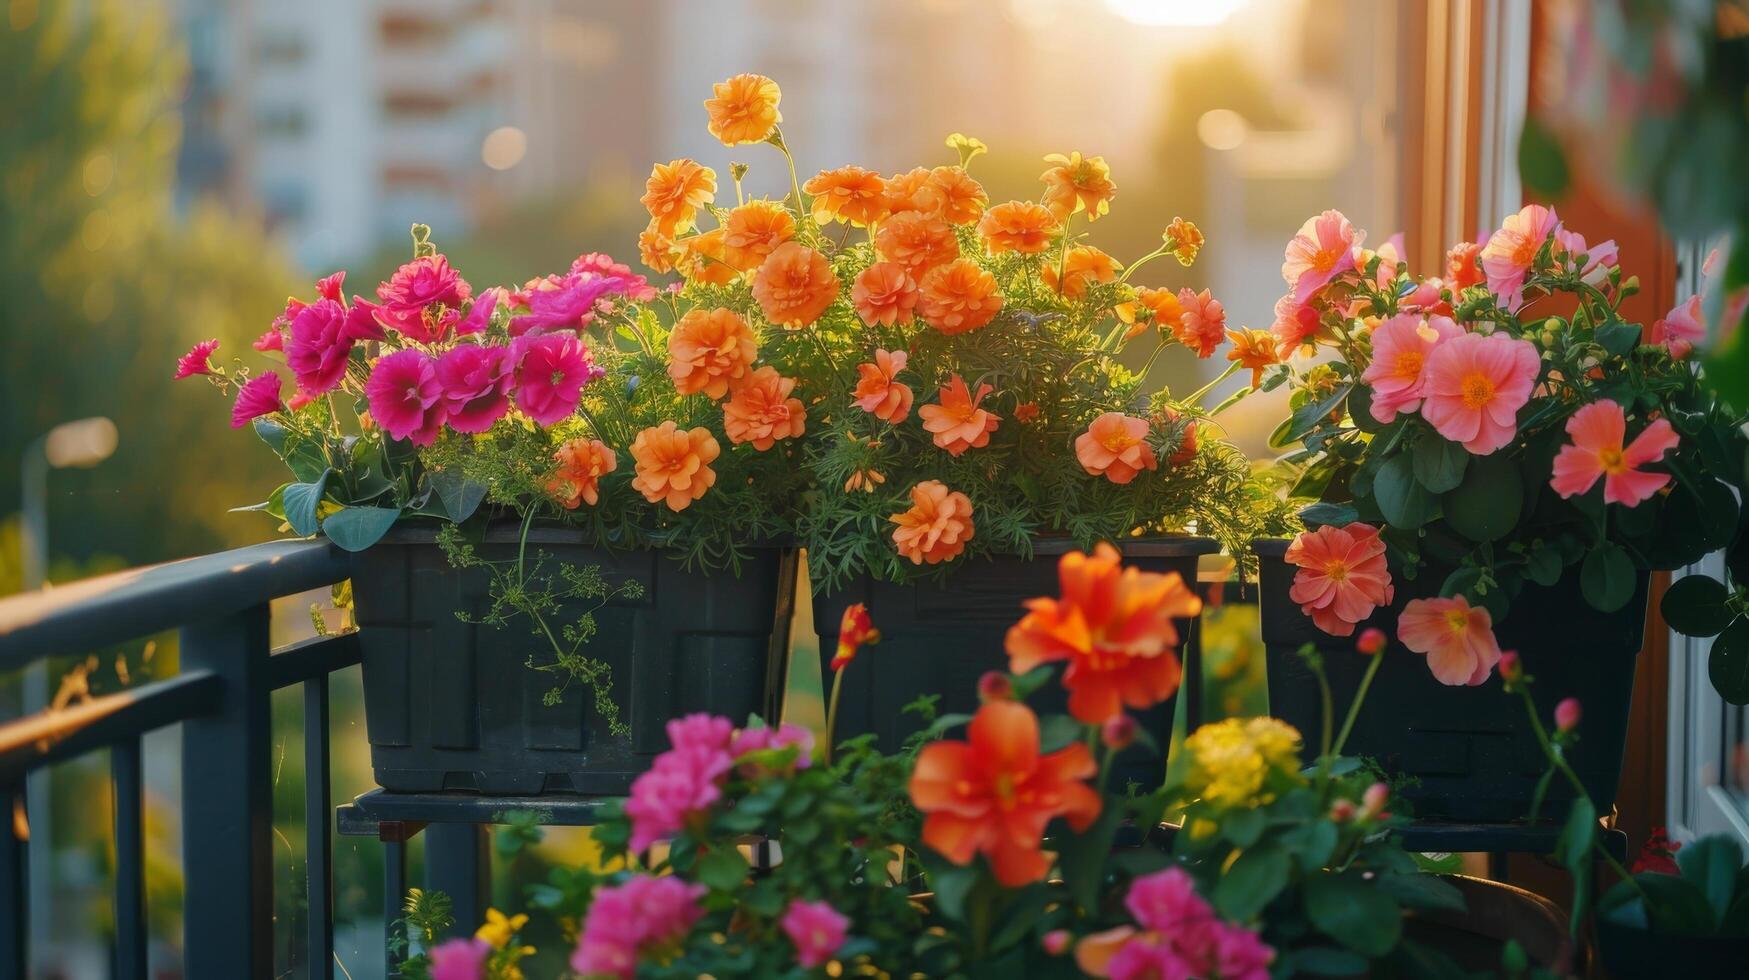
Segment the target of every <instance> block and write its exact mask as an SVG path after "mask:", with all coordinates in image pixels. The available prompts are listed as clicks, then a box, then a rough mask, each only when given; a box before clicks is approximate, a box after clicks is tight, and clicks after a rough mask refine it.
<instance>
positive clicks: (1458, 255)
mask: <svg viewBox="0 0 1749 980" xmlns="http://www.w3.org/2000/svg"><path fill="white" fill-rule="evenodd" d="M1481 255H1482V243H1481V242H1459V243H1457V244H1456V245H1453V246H1452V247H1451V251H1449V252H1447V253H1445V278H1446V279H1447V281H1449V282H1450V283H1451V288H1452V289H1453V290H1454V291H1455V290H1459V289H1468V288H1469V287H1471V286H1479V285H1481V284H1482V282H1483V281H1484V279H1485V278H1486V277H1484V276H1483V275H1482V266H1481V263H1480V262H1479V261H1477V260H1478V259H1480V257H1481Z"/></svg>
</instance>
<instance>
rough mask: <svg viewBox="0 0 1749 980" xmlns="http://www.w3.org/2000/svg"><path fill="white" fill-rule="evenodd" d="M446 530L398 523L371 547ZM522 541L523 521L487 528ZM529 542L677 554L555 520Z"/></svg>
mask: <svg viewBox="0 0 1749 980" xmlns="http://www.w3.org/2000/svg"><path fill="white" fill-rule="evenodd" d="M442 526H443V524H442V523H439V522H434V521H417V522H415V521H408V520H402V521H398V522H396V524H395V525H394V526H393V527H391V528H389V532H388V533H387V534H385V535H383V536H382V538H381V539H380V540H379V541H377V543H376V544H373V545H371V547H372V548H377V547H381V546H382V545H424V544H432V543H434V542H436V540H437V532H438V529H439V528H440V527H442ZM520 540H522V522H521V521H517V520H509V519H505V520H494V521H492V522H491V523H490V524H488V525H487V527H486V537H485V543H487V544H516V543H517V542H518V541H520ZM528 541H529V543H530V544H570V545H585V546H588V547H591V548H603V549H606V550H608V551H624V552H638V551H654V552H658V553H671V552H673V551H675V549H673V548H667V547H662V546H660V545H650V544H629V545H628V544H616V543H609V542H604V541H600V540H597V539H595V538H594V536H593V535H591V534H590V533H589V532H588V531H587V530H586V529H585V528H580V527H577V526H575V525H572V524H566V523H564V522H563V521H555V520H551V519H547V520H536V521H535V522H534V525H533V526H532V527H530V528H529V529H528ZM743 546H744V547H747V548H753V549H758V550H773V551H782V550H786V549H790V548H793V547H794V546H795V545H794V543H793V542H791V541H789V540H788V539H785V538H774V539H772V538H768V539H766V540H763V541H747V542H744V543H743Z"/></svg>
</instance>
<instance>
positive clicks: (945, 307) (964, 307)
mask: <svg viewBox="0 0 1749 980" xmlns="http://www.w3.org/2000/svg"><path fill="white" fill-rule="evenodd" d="M922 288H923V297H922V299H921V300H919V301H918V303H917V314H918V315H919V316H921V317H922V318H923V322H924V323H927V324H929V325H930V326H932V327H934V328H935V329H937V330H939V331H941V332H942V333H944V334H949V335H952V334H957V333H967V332H969V331H972V330H976V329H978V328H979V327H982V326H985V325H987V324H988V323H989V322H990V321H991V320H994V319H996V314H997V313H999V312H1001V310H1002V294H1001V293H999V292H998V291H997V289H996V277H995V276H993V275H991V274H990V273H988V272H986V271H984V270H983V269H982V268H980V267H979V266H978V263H976V262H973V261H972V260H971V259H956V260H955V261H953V262H949V263H948V264H947V265H944V266H940V267H939V268H935V269H931V270H930V271H929V274H928V275H926V276H924V277H923V282H922Z"/></svg>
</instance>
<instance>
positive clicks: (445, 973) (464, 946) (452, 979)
mask: <svg viewBox="0 0 1749 980" xmlns="http://www.w3.org/2000/svg"><path fill="white" fill-rule="evenodd" d="M491 955H492V947H491V945H490V944H489V943H487V942H486V941H485V940H484V939H477V938H474V937H472V936H462V937H457V938H455V939H450V940H447V941H445V942H441V943H438V944H437V945H436V946H433V947H432V948H431V952H430V954H429V956H428V959H429V960H430V965H429V968H428V969H429V972H430V975H431V980H485V977H486V960H487V959H488V958H489V957H491Z"/></svg>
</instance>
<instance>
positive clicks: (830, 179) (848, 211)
mask: <svg viewBox="0 0 1749 980" xmlns="http://www.w3.org/2000/svg"><path fill="white" fill-rule="evenodd" d="M802 190H804V191H807V192H808V193H809V194H812V195H813V196H814V203H813V214H814V220H815V221H817V222H819V223H820V224H827V223H829V222H833V221H848V222H850V223H851V224H853V225H857V226H865V225H872V224H874V223H875V222H877V221H879V220H881V219H882V218H884V217H886V215H887V205H886V201H885V199H884V195H885V194H886V190H887V182H886V181H885V180H882V179H881V175H880V174H877V173H875V172H874V171H872V170H866V169H864V168H862V167H856V166H849V167H839V168H838V169H837V170H822V171H820V172H819V173H817V174H815V175H814V176H813V177H812V178H810V179H809V180H808V182H807V183H806V184H803V185H802Z"/></svg>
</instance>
